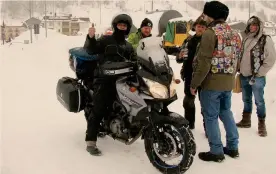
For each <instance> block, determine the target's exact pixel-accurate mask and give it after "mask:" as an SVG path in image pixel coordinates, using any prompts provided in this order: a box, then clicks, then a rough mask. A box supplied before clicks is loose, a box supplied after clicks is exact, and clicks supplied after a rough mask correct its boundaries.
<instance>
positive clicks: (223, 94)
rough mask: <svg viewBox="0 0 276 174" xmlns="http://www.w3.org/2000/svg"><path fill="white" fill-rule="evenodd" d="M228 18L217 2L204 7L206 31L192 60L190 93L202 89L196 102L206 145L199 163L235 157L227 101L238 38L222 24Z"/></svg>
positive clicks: (235, 137)
mask: <svg viewBox="0 0 276 174" xmlns="http://www.w3.org/2000/svg"><path fill="white" fill-rule="evenodd" d="M228 15H229V8H228V7H227V6H226V5H225V4H223V3H221V2H219V1H210V2H206V3H205V5H204V10H203V16H204V20H205V21H206V22H207V24H208V28H207V29H206V31H205V32H204V33H203V35H202V38H201V42H200V45H199V49H198V51H197V54H196V57H195V59H194V63H195V64H194V73H193V77H192V82H191V89H190V90H191V93H192V94H193V95H196V91H197V88H198V87H201V88H202V89H201V93H200V102H201V107H202V111H203V115H204V121H205V126H206V132H207V137H208V141H209V145H210V151H209V152H200V153H199V154H198V156H199V158H200V159H201V160H203V161H214V162H221V161H223V160H224V159H225V156H224V155H228V156H230V157H232V158H236V157H238V156H239V151H238V143H239V133H238V130H237V126H236V123H235V120H234V117H233V113H232V111H231V98H232V89H233V86H234V78H235V73H236V64H237V58H238V55H239V54H240V49H241V38H240V36H239V34H238V33H237V32H235V31H234V30H232V29H231V27H230V26H229V25H228V24H227V23H226V22H225V21H226V19H227V17H228ZM218 118H220V120H221V121H222V122H223V124H224V128H225V131H226V147H223V144H222V142H221V132H220V130H219V123H218Z"/></svg>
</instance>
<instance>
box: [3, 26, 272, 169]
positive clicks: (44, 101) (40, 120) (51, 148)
mask: <svg viewBox="0 0 276 174" xmlns="http://www.w3.org/2000/svg"><path fill="white" fill-rule="evenodd" d="M48 36H49V37H48V38H47V39H45V36H44V33H43V30H42V33H41V35H40V36H39V37H38V40H36V39H34V44H30V45H24V44H22V43H21V42H22V41H23V40H25V39H26V38H27V39H28V37H29V32H26V33H24V34H23V35H21V36H20V37H18V38H16V40H15V43H14V44H12V45H10V46H9V45H4V46H1V47H0V53H1V56H0V58H1V67H0V69H1V73H0V74H1V85H0V86H1V103H0V104H1V105H0V106H1V156H2V158H1V169H2V170H1V174H91V173H99V174H110V173H114V174H117V173H118V174H119V173H120V174H158V173H159V172H158V171H156V170H155V168H154V167H153V166H152V165H151V164H150V163H149V161H148V159H147V157H146V154H145V152H144V151H145V150H144V146H143V142H142V141H137V142H136V143H134V144H133V145H131V146H125V145H124V144H121V143H120V142H117V141H114V140H113V139H111V138H109V137H107V138H105V139H100V140H99V147H100V148H101V149H102V151H103V153H104V156H102V157H93V156H91V155H89V154H88V153H87V152H86V151H85V142H84V137H85V129H86V124H85V119H84V117H83V113H79V114H72V113H68V112H67V111H66V110H65V109H64V108H63V107H62V106H61V104H60V103H58V101H57V99H56V94H55V88H56V83H57V80H58V79H59V78H60V77H62V76H73V73H72V72H71V70H70V68H69V67H68V48H71V47H74V46H82V45H83V43H84V36H76V37H68V36H64V35H60V34H58V33H56V32H54V31H51V30H49V32H48ZM274 40H275V42H276V38H274ZM171 66H172V67H173V69H174V70H175V72H176V74H178V72H179V71H180V65H178V64H176V63H175V61H173V60H172V61H171ZM267 79H268V80H267V88H266V94H265V97H266V103H267V110H268V111H267V124H268V125H267V126H268V137H267V138H260V137H258V136H257V134H256V131H257V117H256V115H255V114H254V115H253V126H252V128H251V129H240V130H239V132H240V153H241V157H240V158H239V159H236V160H233V159H230V158H227V160H226V161H225V162H223V163H221V164H216V163H206V162H202V161H200V160H199V159H198V157H197V156H196V157H195V161H194V163H193V165H192V167H191V168H190V170H189V171H188V172H187V173H189V174H200V173H203V172H204V174H215V173H224V174H233V173H242V174H261V173H265V174H275V173H276V169H275V162H273V161H274V160H273V157H274V156H275V155H276V150H275V147H276V141H275V139H276V128H275V122H276V117H275V111H276V109H275V107H276V103H275V101H276V95H275V92H274V91H275V81H276V66H275V68H274V69H273V70H272V71H271V72H270V73H269V75H268V78H267ZM178 96H179V100H178V101H176V102H175V103H173V104H172V105H171V106H170V109H171V110H173V111H176V112H178V113H180V114H182V113H183V108H182V99H183V96H184V94H183V83H181V84H180V85H179V86H178ZM232 101H233V112H234V114H235V118H236V121H238V120H239V119H240V118H241V112H242V107H243V104H242V101H241V94H233V100H232ZM197 106H199V103H198V102H197ZM221 128H222V130H223V127H221ZM193 133H194V135H195V139H196V143H197V152H200V151H207V150H209V146H208V142H207V139H206V138H205V137H204V132H203V127H202V117H201V115H200V112H199V111H198V112H197V122H196V129H195V130H194V131H193ZM223 140H224V141H225V139H223ZM264 171H265V172H264Z"/></svg>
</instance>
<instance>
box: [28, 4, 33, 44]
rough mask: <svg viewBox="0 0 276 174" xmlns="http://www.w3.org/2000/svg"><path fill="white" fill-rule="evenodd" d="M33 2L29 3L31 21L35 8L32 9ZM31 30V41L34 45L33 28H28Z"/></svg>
mask: <svg viewBox="0 0 276 174" xmlns="http://www.w3.org/2000/svg"><path fill="white" fill-rule="evenodd" d="M32 7H33V6H32V0H30V1H29V10H30V19H31V18H32V16H33V15H32V12H33V8H32ZM28 27H29V29H30V39H31V43H33V31H32V26H28Z"/></svg>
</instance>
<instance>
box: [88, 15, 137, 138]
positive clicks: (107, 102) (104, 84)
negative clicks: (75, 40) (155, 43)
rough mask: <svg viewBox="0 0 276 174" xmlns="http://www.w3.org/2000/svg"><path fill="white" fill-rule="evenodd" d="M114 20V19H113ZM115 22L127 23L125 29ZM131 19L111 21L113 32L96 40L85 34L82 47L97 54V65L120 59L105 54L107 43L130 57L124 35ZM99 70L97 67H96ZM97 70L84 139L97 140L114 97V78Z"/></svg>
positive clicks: (131, 56) (90, 52)
mask: <svg viewBox="0 0 276 174" xmlns="http://www.w3.org/2000/svg"><path fill="white" fill-rule="evenodd" d="M114 20H115V19H114ZM117 23H127V25H128V29H127V31H123V30H118V28H117V27H116V26H117ZM131 25H132V21H131V22H129V21H124V20H118V19H117V21H116V20H115V21H113V28H114V30H115V31H114V33H113V35H111V36H103V37H102V38H100V39H98V40H96V39H95V37H93V38H90V37H89V36H88V35H87V38H86V41H85V45H84V48H85V49H86V51H87V52H88V53H89V54H98V55H99V66H101V65H102V64H104V63H106V62H108V61H109V62H115V61H119V60H118V59H122V58H121V57H119V56H118V55H110V54H109V56H105V55H104V54H105V51H106V47H107V46H109V45H116V46H117V48H118V52H119V54H120V55H122V56H123V57H125V58H126V59H132V58H133V56H134V50H133V47H132V45H131V44H130V43H128V42H127V41H126V40H125V35H127V34H128V33H129V30H130V28H131ZM98 70H99V68H98ZM98 72H99V71H97V70H96V72H95V76H96V77H95V80H94V83H93V92H94V93H93V96H92V101H93V104H92V106H87V107H86V108H85V115H86V118H87V133H86V138H85V141H97V134H98V132H99V127H100V122H101V121H102V119H103V117H104V116H107V115H108V114H109V111H110V109H111V107H112V103H113V101H114V100H115V99H116V86H115V79H110V78H107V77H102V76H101V75H100V73H98Z"/></svg>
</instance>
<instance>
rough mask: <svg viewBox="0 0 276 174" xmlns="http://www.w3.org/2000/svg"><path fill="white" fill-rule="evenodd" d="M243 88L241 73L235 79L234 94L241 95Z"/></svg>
mask: <svg viewBox="0 0 276 174" xmlns="http://www.w3.org/2000/svg"><path fill="white" fill-rule="evenodd" d="M241 92H242V87H241V77H240V73H238V74H237V75H236V77H235V86H234V88H233V93H241Z"/></svg>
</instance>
